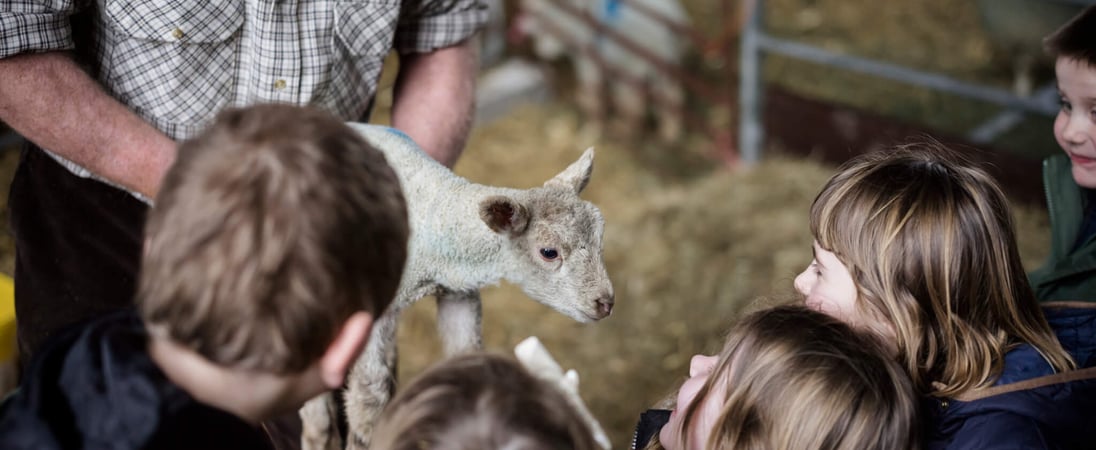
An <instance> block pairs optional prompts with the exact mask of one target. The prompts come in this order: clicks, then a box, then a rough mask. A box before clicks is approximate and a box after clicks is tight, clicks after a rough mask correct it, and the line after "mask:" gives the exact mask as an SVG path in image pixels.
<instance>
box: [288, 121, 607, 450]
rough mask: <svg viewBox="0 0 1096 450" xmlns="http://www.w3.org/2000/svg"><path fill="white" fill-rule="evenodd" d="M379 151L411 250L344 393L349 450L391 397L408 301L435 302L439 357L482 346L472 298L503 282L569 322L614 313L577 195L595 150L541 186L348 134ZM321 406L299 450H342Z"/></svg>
mask: <svg viewBox="0 0 1096 450" xmlns="http://www.w3.org/2000/svg"><path fill="white" fill-rule="evenodd" d="M351 125H352V126H353V127H355V128H356V129H357V130H359V131H360V132H361V133H362V135H363V136H364V137H365V138H366V140H367V141H369V142H370V143H371V144H373V145H374V146H376V147H377V148H379V149H381V150H382V151H383V152H384V154H385V156H386V158H387V160H388V163H389V164H390V165H392V167H393V168H394V169H395V171H396V173H397V174H398V176H399V178H400V183H401V185H402V188H403V193H404V196H405V197H406V199H407V204H408V215H409V219H410V223H411V239H410V243H409V252H408V259H407V264H406V266H405V269H404V275H403V279H402V280H401V282H400V287H399V290H398V291H397V293H396V298H395V299H394V300H393V302H392V305H391V306H390V307H389V309H388V311H387V312H385V314H384V315H382V316H381V317H380V318H379V319H378V320H377V322H376V323H375V324H374V329H373V334H372V336H371V338H370V340H369V344H368V345H367V346H366V349H365V352H364V353H363V354H362V357H361V358H359V359H358V362H357V364H355V367H354V368H353V369H352V370H351V373H350V376H349V377H348V378H347V386H346V389H345V392H344V403H345V405H346V416H347V423H348V425H349V433H348V439H347V440H348V442H347V448H368V446H369V438H370V436H371V435H372V431H373V425H374V423H375V422H376V419H377V417H378V416H379V414H380V412H381V410H382V409H383V408H384V406H385V404H386V403H387V402H388V400H389V399H390V398H391V395H392V392H393V391H394V388H395V373H394V369H395V363H396V325H397V320H398V319H399V314H400V311H401V310H403V309H404V308H406V307H407V306H409V305H411V304H412V303H414V302H415V301H416V300H418V299H420V298H423V297H426V296H430V295H433V296H435V297H436V298H437V303H438V307H437V311H438V332H439V334H440V335H441V340H442V343H443V347H444V351H445V353H446V355H452V354H455V353H459V352H462V351H466V350H471V349H477V348H481V347H482V330H481V327H480V320H481V316H482V310H481V305H480V297H479V289H480V288H482V287H484V286H486V285H490V284H494V283H497V282H499V281H500V280H507V281H509V282H512V283H514V284H517V285H519V286H520V287H521V288H522V290H523V291H524V292H525V293H526V295H528V296H529V297H531V298H533V299H534V300H536V301H538V302H541V303H543V304H545V305H547V306H549V307H551V308H553V309H555V310H557V311H559V312H561V313H563V314H565V315H567V316H569V317H571V318H573V319H575V320H577V321H579V322H593V321H597V320H600V319H603V318H605V317H607V316H608V315H609V313H610V312H611V311H612V308H613V286H612V284H611V283H610V281H609V276H608V274H607V273H606V271H605V265H604V263H603V260H602V233H603V230H604V223H605V222H604V219H603V218H602V216H601V212H600V211H599V210H598V208H597V207H596V206H594V205H593V204H591V203H589V202H586V201H583V200H582V199H580V198H579V196H578V194H579V193H580V192H581V191H582V189H583V188H584V187H586V184H587V182H589V180H590V174H591V171H592V169H593V157H594V153H593V149H589V150H587V151H586V152H585V153H584V154H583V155H582V157H580V158H579V159H578V161H576V162H574V163H572V164H571V165H570V166H569V167H567V169H565V170H564V171H563V172H561V173H559V174H558V175H556V176H555V177H553V178H552V179H550V180H548V181H547V182H545V183H544V185H543V186H541V187H536V188H532V189H524V190H523V189H509V188H501V187H492V186H485V185H479V184H474V183H471V182H469V181H468V180H465V179H463V178H461V177H458V176H457V175H455V174H453V172H451V171H450V170H449V169H447V168H446V167H444V166H442V165H441V164H439V163H437V162H435V161H434V160H433V159H431V158H430V157H429V156H428V155H426V153H424V152H423V151H422V150H421V149H420V148H419V147H418V146H417V145H415V144H414V142H412V141H411V140H410V139H409V138H408V137H407V136H405V135H403V134H402V133H400V132H398V131H396V130H394V129H391V128H386V127H378V126H372V125H361V124H351ZM335 408H336V403H335V402H334V400H333V399H332V397H331V395H325V396H321V397H318V398H316V399H313V400H312V401H310V402H309V403H308V404H306V405H305V406H304V408H302V409H301V418H302V420H303V422H304V432H303V436H302V445H303V447H304V448H305V449H332V448H341V442H340V441H341V439H340V437H339V434H338V433H337V432H336V431H334V430H335V427H334V425H335V420H334V413H335V412H336V410H335Z"/></svg>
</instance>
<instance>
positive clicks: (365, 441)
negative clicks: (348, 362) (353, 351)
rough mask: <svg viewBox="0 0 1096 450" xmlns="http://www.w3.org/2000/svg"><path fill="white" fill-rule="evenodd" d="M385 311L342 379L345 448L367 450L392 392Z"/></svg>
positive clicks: (391, 335)
mask: <svg viewBox="0 0 1096 450" xmlns="http://www.w3.org/2000/svg"><path fill="white" fill-rule="evenodd" d="M398 319H399V313H398V312H396V311H392V310H389V311H388V312H386V313H385V314H384V315H382V316H381V318H380V319H379V320H377V321H376V322H375V323H374V324H373V334H372V336H371V337H370V338H369V343H368V344H366V346H365V352H364V353H362V356H361V358H358V361H357V362H356V363H354V368H353V370H351V372H350V376H349V377H348V378H347V380H346V396H345V403H346V422H347V428H348V430H349V432H348V433H347V438H346V440H347V443H346V448H347V449H353V450H364V449H367V448H369V442H370V438H371V437H372V436H373V427H374V426H376V424H377V419H378V418H379V417H380V414H381V411H382V410H383V409H384V406H385V405H387V404H388V401H389V400H390V399H391V398H392V394H393V392H395V389H396V356H397V353H396V324H397V320H398Z"/></svg>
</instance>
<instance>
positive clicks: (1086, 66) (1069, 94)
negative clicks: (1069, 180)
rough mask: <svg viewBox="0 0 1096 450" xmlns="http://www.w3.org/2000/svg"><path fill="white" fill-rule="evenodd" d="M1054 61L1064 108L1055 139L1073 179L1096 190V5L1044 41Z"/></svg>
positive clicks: (1055, 121) (1060, 115) (1056, 119)
mask: <svg viewBox="0 0 1096 450" xmlns="http://www.w3.org/2000/svg"><path fill="white" fill-rule="evenodd" d="M1043 44H1044V46H1045V47H1046V50H1047V52H1048V53H1050V54H1051V56H1054V58H1055V60H1056V61H1055V64H1054V72H1055V75H1056V76H1057V79H1058V93H1059V95H1060V96H1061V101H1062V108H1061V110H1060V111H1059V112H1058V116H1057V117H1056V118H1055V119H1054V137H1055V139H1057V140H1058V145H1060V146H1061V147H1062V150H1065V152H1066V154H1068V155H1069V157H1070V159H1071V160H1072V161H1073V179H1074V180H1075V181H1076V182H1077V184H1078V185H1080V186H1082V187H1086V188H1089V189H1096V6H1090V7H1088V8H1085V10H1084V11H1082V12H1081V13H1080V14H1078V15H1077V16H1076V17H1074V18H1073V19H1071V20H1070V21H1069V22H1067V23H1066V24H1065V25H1063V26H1062V27H1061V28H1059V29H1058V30H1057V31H1055V32H1054V33H1053V34H1051V35H1050V36H1047V38H1046V39H1045V40H1044V42H1043Z"/></svg>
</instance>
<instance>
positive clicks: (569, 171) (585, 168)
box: [544, 147, 594, 194]
mask: <svg viewBox="0 0 1096 450" xmlns="http://www.w3.org/2000/svg"><path fill="white" fill-rule="evenodd" d="M593 171H594V148H593V147H590V148H588V149H586V151H585V152H584V153H583V154H582V156H581V157H579V158H578V161H575V162H573V163H571V165H570V166H567V168H566V169H563V172H560V173H559V175H556V176H555V177H552V179H551V180H548V181H545V182H544V185H545V186H551V185H556V186H563V187H567V188H571V189H574V191H575V194H578V193H580V192H582V190H583V189H586V184H587V183H589V182H590V174H591V173H593Z"/></svg>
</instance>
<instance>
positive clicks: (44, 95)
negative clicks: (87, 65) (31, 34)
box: [0, 52, 175, 198]
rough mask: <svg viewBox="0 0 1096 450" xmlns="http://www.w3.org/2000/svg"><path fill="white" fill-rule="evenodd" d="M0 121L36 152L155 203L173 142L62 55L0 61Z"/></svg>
mask: <svg viewBox="0 0 1096 450" xmlns="http://www.w3.org/2000/svg"><path fill="white" fill-rule="evenodd" d="M0 80H4V82H3V83H0V120H3V121H4V122H5V123H7V124H8V125H9V126H11V127H12V128H13V129H15V131H18V132H19V133H20V134H22V135H23V136H24V137H26V138H27V139H29V140H30V141H31V142H34V143H35V144H37V145H38V146H40V147H42V148H46V149H49V150H50V151H53V152H54V153H57V154H58V155H61V156H63V157H64V158H66V159H68V160H70V161H73V162H75V163H77V164H79V165H81V166H83V167H84V168H86V169H88V170H89V171H91V172H92V173H94V174H96V175H98V176H100V177H102V178H105V179H107V180H109V181H111V182H112V183H115V184H117V185H120V186H122V187H125V188H127V189H130V190H133V191H136V192H139V193H141V194H143V195H145V196H147V197H149V198H154V197H155V196H156V193H157V192H158V191H159V188H160V182H161V180H162V179H163V175H164V172H166V171H167V168H168V167H169V166H170V165H171V162H172V161H174V160H175V143H174V141H172V140H171V139H169V138H168V137H167V136H165V135H164V134H163V133H161V132H160V131H159V130H157V129H156V128H154V127H153V126H152V125H150V124H148V123H147V122H145V121H144V120H143V119H141V118H140V117H139V116H137V115H136V114H134V113H133V112H132V111H130V110H129V109H128V108H126V107H125V106H124V105H122V104H121V103H119V102H118V101H116V100H115V99H113V98H111V97H110V96H109V95H108V94H107V93H106V92H105V91H104V90H103V89H102V88H101V87H100V86H99V85H98V83H97V82H96V81H95V80H93V79H92V78H91V77H89V76H88V75H87V74H86V73H84V72H83V71H82V70H80V68H79V67H78V66H77V65H76V63H74V62H73V61H72V60H71V59H70V58H69V56H68V55H67V54H66V53H61V52H51V53H39V54H29V55H19V56H13V57H10V58H6V59H0Z"/></svg>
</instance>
